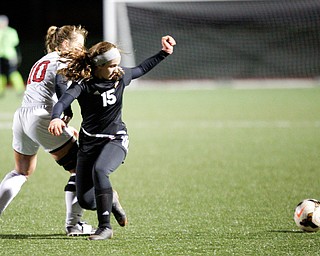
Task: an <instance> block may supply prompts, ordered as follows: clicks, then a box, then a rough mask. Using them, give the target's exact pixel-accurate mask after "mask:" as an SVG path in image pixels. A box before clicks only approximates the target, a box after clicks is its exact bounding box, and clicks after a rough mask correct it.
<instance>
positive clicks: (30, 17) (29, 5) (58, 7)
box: [0, 0, 103, 80]
mask: <svg viewBox="0 0 320 256" xmlns="http://www.w3.org/2000/svg"><path fill="white" fill-rule="evenodd" d="M0 14H4V15H7V16H8V17H9V26H11V27H13V28H15V29H16V30H17V32H18V34H19V38H20V50H21V54H22V63H21V66H20V71H21V73H22V75H23V77H24V79H25V80H26V78H27V76H28V72H29V70H30V68H31V66H32V65H33V63H34V62H35V61H36V60H38V59H39V58H40V57H41V56H43V55H44V53H45V52H44V50H45V48H44V37H45V35H46V32H47V29H48V28H49V27H50V26H52V25H54V26H62V25H82V26H84V27H85V28H86V29H87V30H88V31H89V34H88V40H87V44H88V45H92V44H94V43H96V42H99V41H101V40H102V39H103V33H102V31H103V29H102V0H91V1H88V0H76V1H66V0H55V1H40V0H28V1H6V0H1V1H0Z"/></svg>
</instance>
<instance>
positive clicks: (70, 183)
mask: <svg viewBox="0 0 320 256" xmlns="http://www.w3.org/2000/svg"><path fill="white" fill-rule="evenodd" d="M64 191H70V192H76V175H71V176H70V178H69V180H68V183H67V185H66V186H65V187H64Z"/></svg>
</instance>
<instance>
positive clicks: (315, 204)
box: [294, 199, 320, 232]
mask: <svg viewBox="0 0 320 256" xmlns="http://www.w3.org/2000/svg"><path fill="white" fill-rule="evenodd" d="M319 206H320V201H319V200H316V199H304V200H302V201H301V202H300V203H299V204H298V205H297V207H296V209H295V212H294V221H295V223H296V224H297V226H298V227H299V228H300V229H302V230H303V231H306V232H317V231H318V230H319V229H320V207H319Z"/></svg>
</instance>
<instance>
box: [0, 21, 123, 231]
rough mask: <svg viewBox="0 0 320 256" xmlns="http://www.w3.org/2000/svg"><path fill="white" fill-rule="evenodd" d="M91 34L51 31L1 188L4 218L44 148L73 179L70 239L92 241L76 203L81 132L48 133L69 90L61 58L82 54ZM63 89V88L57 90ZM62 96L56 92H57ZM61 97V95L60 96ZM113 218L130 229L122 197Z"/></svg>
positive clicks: (67, 115) (68, 195)
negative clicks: (65, 54)
mask: <svg viewBox="0 0 320 256" xmlns="http://www.w3.org/2000/svg"><path fill="white" fill-rule="evenodd" d="M86 36H87V31H86V30H85V29H84V28H82V27H81V26H70V25H66V26H62V27H60V28H58V27H56V26H51V27H50V28H49V29H48V31H47V35H46V42H45V43H46V50H47V52H48V54H47V55H45V56H44V57H42V58H41V59H40V60H38V61H37V62H36V63H35V64H34V65H33V67H32V69H31V71H30V73H29V77H28V81H27V88H26V91H25V93H24V97H23V100H22V105H21V107H20V108H19V109H18V110H17V111H16V112H15V115H14V120H13V142H12V146H13V149H14V158H15V168H14V170H12V171H11V172H9V173H8V174H7V175H6V176H5V177H4V179H3V180H2V182H1V184H0V214H1V213H2V212H3V211H4V210H5V209H6V208H7V206H8V205H9V204H10V202H11V201H12V200H13V198H14V197H15V196H16V195H17V194H18V192H19V191H20V189H21V187H22V185H23V184H24V183H25V182H26V181H27V179H28V177H29V176H30V175H31V174H32V173H33V172H34V171H35V168H36V164H37V152H38V149H39V147H42V148H43V149H44V150H45V151H46V152H49V153H50V154H51V155H52V157H53V158H54V160H56V162H57V163H58V164H59V165H61V166H62V167H64V169H65V170H67V171H69V172H70V173H71V176H70V179H69V181H68V184H67V185H66V187H65V201H66V227H65V228H66V233H67V235H68V236H75V235H89V234H91V233H92V232H94V229H93V228H92V226H91V225H89V224H86V223H85V222H82V221H81V217H82V215H83V209H82V208H81V207H80V206H79V203H78V200H77V197H76V186H75V166H76V162H77V151H78V145H77V141H76V138H75V137H76V135H77V131H76V130H73V129H72V128H70V129H69V128H67V129H66V130H65V132H64V133H63V134H62V136H59V137H55V136H52V135H51V134H50V133H49V132H48V130H47V128H48V125H49V122H50V119H51V111H52V108H53V106H54V104H55V103H56V101H57V97H56V89H57V88H59V93H60V94H62V93H63V91H64V90H66V87H67V86H66V80H65V79H62V78H61V76H60V77H59V76H57V74H56V73H57V70H58V69H60V68H61V67H60V66H61V65H63V64H62V63H61V62H60V61H59V59H60V57H59V53H60V52H61V51H65V50H71V51H73V50H77V49H82V48H83V46H84V42H85V39H86ZM59 83H60V87H57V84H59ZM57 91H58V90H57ZM57 94H58V92H57ZM71 118H72V111H71V108H69V109H68V110H67V111H65V112H64V120H65V121H66V122H68V121H70V119H71ZM114 201H115V202H114V207H115V212H116V213H118V215H116V214H115V217H116V218H117V221H118V222H119V224H120V225H122V224H124V223H126V217H125V213H124V211H123V209H122V208H121V205H120V203H119V201H118V197H115V199H114Z"/></svg>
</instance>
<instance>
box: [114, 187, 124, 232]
mask: <svg viewBox="0 0 320 256" xmlns="http://www.w3.org/2000/svg"><path fill="white" fill-rule="evenodd" d="M112 213H113V215H114V217H115V219H116V220H117V222H118V224H119V225H120V226H121V227H124V226H125V225H127V224H128V219H127V216H126V213H125V211H124V209H123V208H122V206H121V204H120V202H119V195H118V192H117V191H115V190H113V200H112Z"/></svg>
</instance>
